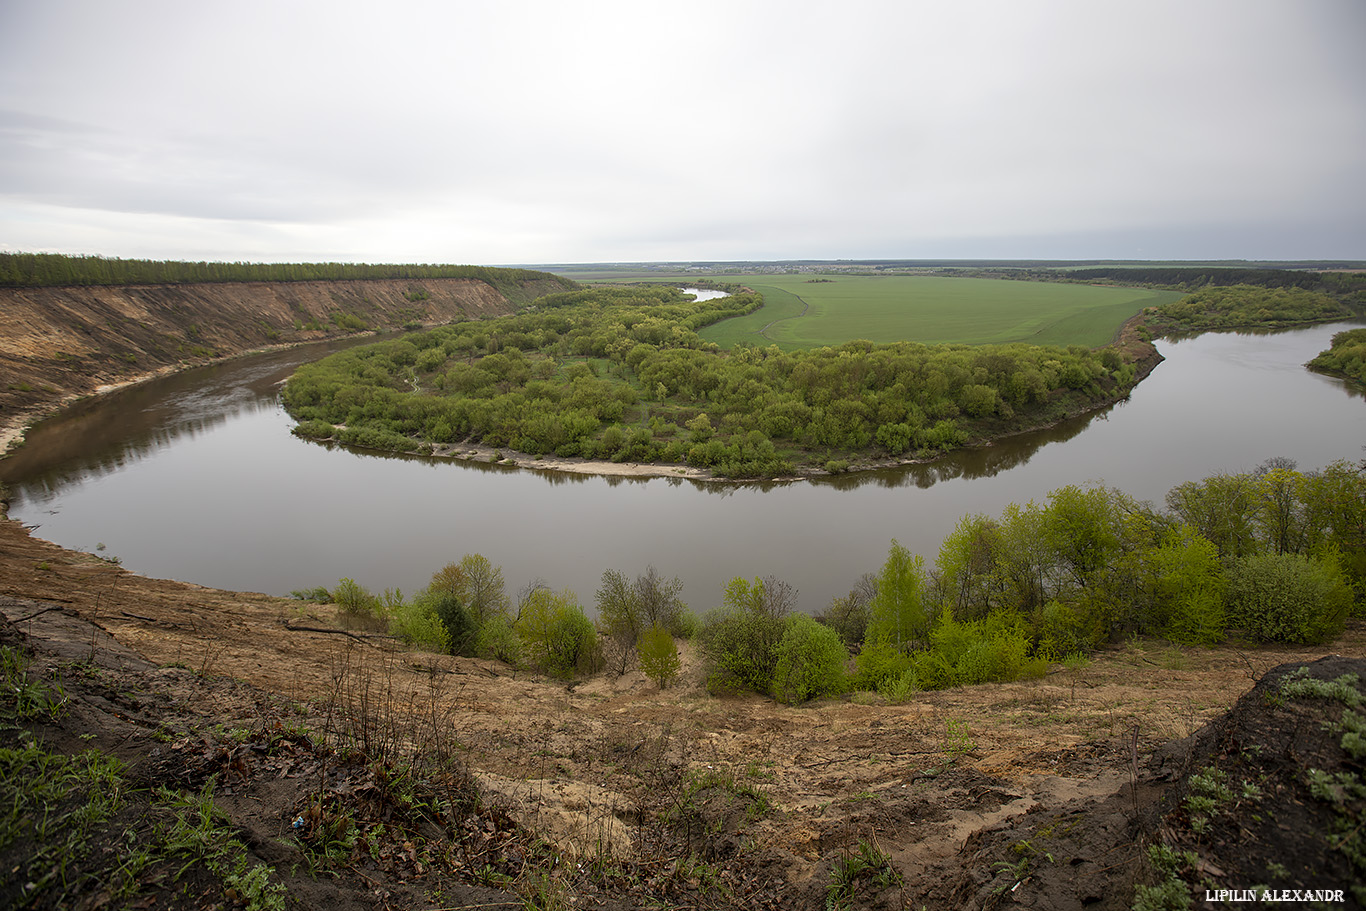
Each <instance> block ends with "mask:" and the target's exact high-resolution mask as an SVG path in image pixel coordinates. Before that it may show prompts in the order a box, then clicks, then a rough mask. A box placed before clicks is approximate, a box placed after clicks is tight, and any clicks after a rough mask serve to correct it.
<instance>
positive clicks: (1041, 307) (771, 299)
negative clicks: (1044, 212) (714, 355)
mask: <svg viewBox="0 0 1366 911" xmlns="http://www.w3.org/2000/svg"><path fill="white" fill-rule="evenodd" d="M719 278H722V280H726V281H735V282H741V283H744V284H746V285H748V286H749V287H751V288H754V289H755V290H756V291H759V292H760V293H762V294H763V295H764V301H765V304H764V307H763V308H762V309H760V310H758V311H757V312H755V313H751V314H749V315H748V316H743V317H738V318H735V319H730V320H726V321H724V322H722V323H718V324H716V325H714V326H709V327H707V328H706V329H704V330H703V331H702V335H703V337H704V338H706V339H708V340H709V341H713V342H716V343H717V344H719V345H722V346H730V345H734V344H736V343H737V342H741V341H750V342H754V343H755V344H759V345H768V344H776V345H778V346H779V347H780V348H785V349H793V348H816V347H820V346H824V345H838V344H841V343H843V342H847V341H849V340H850V339H856V338H862V339H868V340H869V341H873V342H879V343H884V342H897V341H913V342H923V343H926V344H939V343H956V344H964V345H989V344H1003V343H1006V342H1027V343H1030V344H1036V345H1085V346H1087V347H1098V346H1100V345H1105V344H1108V343H1109V342H1110V341H1111V340H1112V339H1113V338H1114V335H1115V333H1116V332H1117V331H1118V330H1119V327H1120V326H1121V325H1122V324H1123V323H1124V321H1125V320H1127V319H1128V318H1129V317H1131V316H1133V315H1134V314H1135V313H1137V312H1138V311H1140V310H1142V309H1143V308H1144V307H1149V306H1157V305H1160V304H1165V303H1170V302H1172V301H1175V300H1179V299H1181V298H1182V297H1184V296H1185V294H1184V293H1182V292H1179V291H1159V290H1152V289H1147V288H1115V287H1100V286H1093V285H1070V284H1053V283H1047V282H1031V281H1009V280H1003V279H983V278H942V277H937V276H903V275H895V276H891V275H889V276H862V275H858V276H853V275H839V276H833V277H829V278H826V277H820V276H811V275H778V276H768V275H765V276H753V275H749V276H743V275H737V276H725V277H719Z"/></svg>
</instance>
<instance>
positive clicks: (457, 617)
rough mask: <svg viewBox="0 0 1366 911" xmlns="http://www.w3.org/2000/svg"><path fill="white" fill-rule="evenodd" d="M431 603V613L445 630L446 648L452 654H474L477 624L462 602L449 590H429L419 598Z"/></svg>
mask: <svg viewBox="0 0 1366 911" xmlns="http://www.w3.org/2000/svg"><path fill="white" fill-rule="evenodd" d="M419 600H420V601H426V602H428V603H430V604H431V610H432V613H434V614H435V615H436V617H437V619H438V620H440V621H441V625H442V627H444V628H445V630H446V650H447V651H448V652H450V653H451V654H452V655H465V656H466V657H469V656H473V655H474V643H475V640H476V638H477V637H478V635H479V625H478V624H477V623H475V621H474V617H473V616H471V615H470V612H469V610H468V609H467V608H466V607H465V605H464V602H462V601H461V600H460V598H459V597H457V596H456V595H455V594H454V593H453V592H450V591H439V590H438V591H430V592H429V593H428V594H427V595H426V596H424V597H423V598H420V599H419Z"/></svg>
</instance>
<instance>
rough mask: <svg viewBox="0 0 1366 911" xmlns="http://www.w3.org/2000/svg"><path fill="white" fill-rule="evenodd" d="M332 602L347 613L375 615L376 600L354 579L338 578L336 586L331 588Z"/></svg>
mask: <svg viewBox="0 0 1366 911" xmlns="http://www.w3.org/2000/svg"><path fill="white" fill-rule="evenodd" d="M332 603H333V604H336V605H337V606H338V607H340V608H341V609H342V610H344V611H346V612H347V613H350V614H358V615H361V616H366V617H370V616H375V609H376V606H377V603H378V602H376V601H375V596H374V595H372V594H370V592H368V591H366V589H365V586H363V585H360V584H358V583H357V582H356V580H355V579H340V580H338V582H337V587H336V588H334V589H332Z"/></svg>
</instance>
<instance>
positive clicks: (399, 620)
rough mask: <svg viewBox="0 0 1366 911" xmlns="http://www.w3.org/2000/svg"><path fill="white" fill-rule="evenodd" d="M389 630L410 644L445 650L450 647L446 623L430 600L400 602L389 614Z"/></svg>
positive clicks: (432, 649)
mask: <svg viewBox="0 0 1366 911" xmlns="http://www.w3.org/2000/svg"><path fill="white" fill-rule="evenodd" d="M389 632H390V633H392V634H393V635H395V636H397V637H398V638H399V639H402V640H403V641H404V642H406V643H408V644H409V645H413V646H417V647H418V648H425V649H429V650H431V651H434V652H445V651H447V650H448V649H449V647H450V641H449V638H448V635H447V633H446V625H445V624H444V623H442V622H441V618H440V617H438V616H437V615H436V611H435V610H434V609H433V608H432V605H431V603H430V602H429V601H426V600H423V599H420V598H419V599H415V600H414V601H412V602H410V603H407V604H400V605H397V606H395V608H394V609H393V610H392V611H391V612H390V614H389Z"/></svg>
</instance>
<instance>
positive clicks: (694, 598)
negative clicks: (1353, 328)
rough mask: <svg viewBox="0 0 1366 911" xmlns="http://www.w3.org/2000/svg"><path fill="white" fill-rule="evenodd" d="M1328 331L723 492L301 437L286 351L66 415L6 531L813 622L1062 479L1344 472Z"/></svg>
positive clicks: (148, 551) (218, 561) (157, 569)
mask: <svg viewBox="0 0 1366 911" xmlns="http://www.w3.org/2000/svg"><path fill="white" fill-rule="evenodd" d="M1341 328H1343V327H1342V326H1336V327H1319V328H1317V329H1314V330H1302V331H1300V332H1292V333H1286V334H1282V335H1276V336H1251V335H1243V336H1234V335H1221V336H1200V337H1198V338H1194V339H1190V340H1185V341H1179V342H1170V343H1168V342H1164V343H1162V346H1161V347H1162V350H1163V353H1164V354H1165V355H1167V361H1166V362H1164V363H1163V364H1162V365H1160V366H1159V367H1158V368H1157V370H1156V371H1154V373H1153V374H1152V375H1151V376H1150V377H1149V378H1148V379H1146V380H1144V382H1143V383H1141V384H1140V385H1139V386H1138V387H1137V389H1135V390H1134V393H1133V395H1132V396H1131V398H1130V400H1129V401H1127V402H1123V403H1120V404H1118V405H1115V406H1113V407H1111V408H1108V409H1105V410H1103V411H1100V412H1097V413H1094V414H1091V415H1087V416H1083V417H1079V418H1075V419H1072V420H1069V421H1066V422H1064V423H1062V424H1060V425H1058V426H1056V427H1053V428H1049V429H1047V430H1043V431H1038V432H1034V433H1029V434H1021V435H1018V436H1015V437H1011V438H1008V439H1005V440H1002V441H999V442H998V443H996V444H994V445H991V446H985V447H982V448H979V449H973V450H968V451H965V452H960V453H957V454H954V455H953V456H951V457H948V458H945V459H941V460H939V461H936V462H931V463H925V464H916V465H908V466H902V467H898V468H889V469H882V470H878V471H869V472H858V473H851V474H846V475H838V476H833V477H826V478H820V479H817V480H814V481H773V480H757V481H747V482H742V483H709V482H699V481H695V480H692V479H687V478H680V477H677V476H671V477H669V476H666V477H654V478H648V477H638V476H610V477H604V476H598V475H583V474H569V473H561V472H553V471H548V470H544V469H537V468H528V469H519V468H516V467H512V466H508V465H502V464H492V463H489V462H487V461H483V462H480V461H459V460H450V459H438V458H432V457H424V456H418V455H398V454H392V453H375V452H369V451H364V450H356V449H349V448H347V447H344V446H340V445H337V444H331V443H317V442H311V441H304V440H300V439H297V438H295V437H293V436H291V435H290V433H289V429H290V426H291V423H292V422H291V421H290V420H289V419H288V416H287V415H285V414H284V413H283V411H282V410H281V409H280V408H279V406H278V404H277V388H278V383H279V382H280V381H281V380H283V379H284V378H285V377H286V376H288V374H289V373H290V372H291V371H292V370H293V369H294V366H295V364H297V363H299V362H300V361H302V360H304V359H307V358H309V357H316V356H318V355H319V351H318V350H317V349H315V350H311V351H308V352H293V353H290V352H284V353H279V354H276V355H272V356H270V357H266V358H261V359H255V358H253V359H249V360H244V361H238V362H231V363H225V364H221V365H217V366H215V367H213V368H210V369H208V370H202V371H195V372H192V373H186V374H183V375H181V376H176V377H170V378H167V379H165V380H162V381H158V382H156V383H153V384H148V385H147V386H142V387H135V388H131V389H128V390H124V391H123V392H121V393H118V394H116V395H113V396H110V397H107V398H103V399H100V400H98V401H89V402H85V403H82V404H80V405H78V406H77V407H76V408H74V409H71V410H70V411H68V412H66V413H64V414H63V415H61V416H59V417H58V418H56V419H54V420H53V421H49V422H47V423H46V424H44V425H42V426H40V427H38V428H35V430H34V431H33V432H32V433H31V434H30V437H29V444H28V445H27V446H25V447H24V448H23V449H21V450H20V451H19V453H18V454H16V455H15V456H12V457H11V458H9V459H6V460H0V478H3V479H4V480H6V482H7V483H8V485H9V487H10V491H11V494H12V496H13V504H12V507H11V512H10V514H11V515H12V516H14V517H15V518H17V519H19V520H20V521H24V522H28V523H30V524H33V523H35V522H41V523H42V524H43V530H42V531H41V534H42V535H43V536H44V537H47V538H49V539H50V540H53V541H56V542H58V543H60V544H63V545H65V546H69V547H77V548H85V549H89V548H92V547H94V545H95V543H96V542H106V543H107V545H108V551H107V552H108V553H110V554H114V555H117V556H119V557H121V558H122V560H123V563H124V565H125V566H127V567H129V568H130V569H134V570H135V571H138V572H142V573H146V574H149V575H154V576H166V577H170V578H180V579H187V580H190V581H194V582H198V583H200V584H205V585H213V586H217V587H221V588H229V589H247V590H254V591H265V592H271V593H273V594H287V593H288V592H289V591H290V590H291V589H295V588H305V587H312V586H315V585H319V584H326V585H331V584H335V582H336V580H337V579H339V578H341V577H343V576H348V577H351V578H354V579H356V580H357V581H359V582H361V584H363V585H366V586H368V587H369V588H371V589H372V590H382V589H384V588H390V587H393V588H402V589H403V590H404V591H408V592H412V591H413V590H414V589H416V588H419V587H421V586H422V585H424V584H425V583H426V581H427V580H428V579H429V578H430V576H431V573H432V572H433V571H434V570H435V569H436V568H438V567H440V566H442V565H444V564H445V563H447V562H450V561H451V560H456V559H459V558H460V556H461V555H463V554H465V553H482V554H484V555H485V556H487V557H488V558H489V559H490V560H491V561H492V562H493V563H494V564H496V565H499V566H501V567H503V569H504V573H505V576H506V578H507V580H508V585H509V588H510V589H512V590H516V589H517V588H518V587H519V586H520V585H521V584H522V583H523V582H525V581H526V580H528V579H531V578H535V577H538V576H539V577H543V578H545V579H546V580H547V581H548V582H549V583H550V584H551V585H552V587H554V588H557V589H558V588H563V587H568V588H570V589H572V590H573V591H576V592H577V593H578V594H579V596H580V598H581V599H583V600H584V602H585V604H589V605H591V603H592V598H593V592H595V591H596V590H597V587H598V585H599V583H600V578H601V573H602V571H603V570H604V569H606V568H609V567H610V568H614V569H619V570H622V571H624V572H626V573H627V574H628V575H634V574H635V573H637V572H640V571H641V570H643V568H644V567H645V566H646V565H648V564H651V563H653V564H654V565H655V566H656V567H658V568H659V570H660V571H661V572H662V573H664V574H666V575H667V576H674V575H677V576H679V577H680V578H681V579H682V580H683V581H684V584H685V591H684V598H685V599H686V600H688V602H689V603H690V604H691V605H692V606H693V607H694V608H695V609H697V610H699V611H705V610H707V609H708V608H710V607H712V606H715V604H716V603H717V602H718V600H719V594H720V591H721V587H722V586H723V585H724V583H725V582H726V581H727V580H728V579H730V578H732V577H733V576H736V575H742V576H746V577H754V576H763V575H770V574H772V575H775V576H777V577H779V578H782V579H784V580H785V581H787V582H789V583H791V584H792V585H793V586H794V587H795V588H797V589H798V590H799V591H800V593H801V595H800V596H801V599H802V606H803V607H804V608H806V609H808V610H819V609H821V608H823V607H825V606H826V604H828V603H829V599H830V598H831V597H834V596H837V595H842V594H844V593H845V592H846V591H847V590H848V589H849V587H850V586H851V585H852V584H854V583H855V582H856V581H857V579H858V578H859V576H861V575H862V574H863V573H865V572H868V571H870V570H876V569H877V567H878V566H879V565H880V563H881V562H882V560H883V559H884V558H885V555H886V552H887V546H888V542H889V541H890V540H891V539H892V538H897V539H898V540H899V541H901V543H902V544H904V545H905V546H907V547H908V548H909V549H910V550H911V551H912V552H913V553H918V554H921V555H922V556H924V557H925V558H926V559H927V561H929V562H933V560H934V557H935V554H936V552H937V550H938V547H939V544H940V542H941V541H942V540H943V537H944V535H945V534H947V533H948V532H950V531H951V530H952V529H953V528H954V526H955V525H956V524H957V523H958V521H959V519H961V517H962V516H964V515H966V514H969V513H982V514H987V515H994V514H998V513H999V512H1000V511H1001V509H1003V508H1004V507H1005V506H1006V505H1007V504H1009V503H1011V502H1016V503H1023V502H1026V501H1028V500H1031V499H1033V500H1041V499H1043V498H1044V497H1046V496H1047V494H1048V492H1049V491H1051V490H1054V489H1056V488H1058V487H1060V486H1062V485H1064V484H1084V483H1086V482H1088V481H1098V482H1103V483H1105V484H1107V485H1109V486H1115V487H1118V488H1120V489H1122V490H1124V491H1126V492H1127V493H1130V494H1131V495H1133V496H1135V497H1138V498H1140V499H1150V500H1154V501H1160V500H1161V498H1162V497H1163V496H1164V495H1165V493H1166V491H1167V490H1168V489H1170V488H1171V487H1172V486H1174V485H1176V484H1178V483H1181V482H1182V481H1185V480H1190V479H1193V478H1200V477H1204V476H1206V475H1208V474H1210V473H1212V472H1215V471H1239V470H1246V469H1251V468H1253V467H1255V466H1256V465H1257V464H1259V463H1261V462H1262V461H1264V460H1265V459H1266V458H1268V457H1270V456H1278V455H1280V456H1288V457H1290V458H1293V459H1296V460H1297V461H1298V462H1299V465H1300V467H1301V468H1302V469H1306V470H1308V469H1314V468H1319V467H1322V466H1323V465H1325V464H1327V463H1328V462H1330V461H1333V460H1335V459H1344V458H1346V459H1351V458H1357V457H1359V456H1360V448H1361V444H1362V442H1363V441H1366V409H1362V407H1361V398H1362V394H1361V391H1360V390H1359V389H1356V388H1353V387H1349V385H1348V384H1346V383H1344V382H1342V381H1339V380H1335V379H1331V378H1327V377H1323V376H1320V375H1317V374H1313V373H1310V372H1309V371H1307V370H1305V369H1304V367H1303V364H1304V362H1305V361H1307V360H1309V359H1310V358H1311V357H1313V356H1314V355H1315V354H1316V353H1317V352H1318V351H1319V350H1322V348H1324V347H1326V346H1327V343H1328V340H1329V339H1330V338H1331V336H1332V334H1333V332H1334V331H1339V330H1340V329H1341ZM323 350H326V349H323ZM1344 392H1347V393H1348V394H1345V395H1344ZM203 519H208V520H203Z"/></svg>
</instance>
